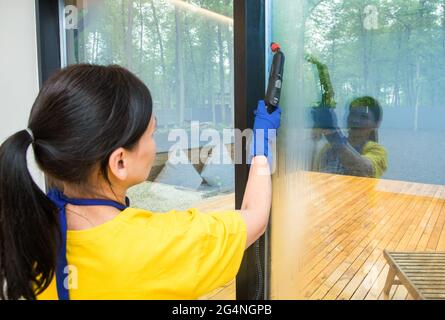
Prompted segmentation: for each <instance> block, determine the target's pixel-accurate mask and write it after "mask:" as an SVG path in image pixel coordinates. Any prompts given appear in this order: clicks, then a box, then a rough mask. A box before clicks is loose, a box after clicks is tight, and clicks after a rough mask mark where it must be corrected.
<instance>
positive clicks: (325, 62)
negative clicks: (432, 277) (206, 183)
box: [271, 0, 445, 299]
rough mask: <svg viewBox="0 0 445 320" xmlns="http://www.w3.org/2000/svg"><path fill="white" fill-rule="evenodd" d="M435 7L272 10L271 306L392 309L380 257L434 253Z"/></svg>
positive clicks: (288, 3) (442, 130)
mask: <svg viewBox="0 0 445 320" xmlns="http://www.w3.org/2000/svg"><path fill="white" fill-rule="evenodd" d="M444 9H445V4H444V3H443V1H438V0H437V1H436V0H428V1H427V0H423V1H422V0H420V1H417V0H409V1H406V0H404V1H386V0H374V1H365V0H335V1H311V0H305V1H293V0H281V1H274V2H273V3H272V13H271V21H272V25H271V27H272V38H273V40H274V41H277V42H280V44H281V46H282V49H283V51H284V52H285V54H286V56H287V61H286V67H285V79H284V89H283V90H284V91H283V98H282V103H281V105H282V108H283V127H282V129H281V130H280V133H279V135H280V137H279V146H278V150H279V152H280V153H279V156H280V157H279V167H278V172H277V174H276V176H275V178H274V204H273V217H272V219H273V223H272V233H271V242H272V244H271V264H272V265H271V296H272V298H303V299H406V298H409V297H412V295H409V294H408V291H407V289H406V287H405V286H403V285H400V286H396V285H394V286H391V287H390V292H389V294H385V292H384V290H383V289H384V285H385V281H386V279H387V275H388V270H389V267H388V263H387V260H386V259H385V256H384V254H383V253H384V250H389V251H396V252H399V251H400V252H412V251H420V252H424V251H428V252H429V251H433V252H434V251H441V250H442V251H444V250H445V228H444V226H445V188H444V185H445V175H444V174H443V173H442V171H443V163H444V161H445V155H444V150H445V126H444V124H443V119H444V118H445V106H444V103H445V100H444V95H443V92H444V91H445V77H444V75H445V62H444V61H445V60H444V57H445V46H444V43H445V32H444V30H445V10H444ZM407 268H408V269H409V268H410V266H408V267H407ZM289 270H292V273H291V274H289ZM425 270H426V269H425V268H423V269H421V271H422V272H425ZM408 273H409V272H408ZM414 278H415V277H414ZM390 284H391V283H390ZM420 287H421V286H420ZM433 291H434V290H433ZM432 293H434V292H432ZM428 297H430V298H431V297H434V294H431V292H430V295H429V296H428Z"/></svg>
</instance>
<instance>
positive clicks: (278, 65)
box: [264, 44, 286, 113]
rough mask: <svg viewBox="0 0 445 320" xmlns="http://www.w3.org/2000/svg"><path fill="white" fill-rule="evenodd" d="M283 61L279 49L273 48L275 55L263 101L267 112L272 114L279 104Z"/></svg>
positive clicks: (282, 54)
mask: <svg viewBox="0 0 445 320" xmlns="http://www.w3.org/2000/svg"><path fill="white" fill-rule="evenodd" d="M272 45H274V44H272ZM285 59H286V58H285V56H284V53H283V52H282V51H281V50H280V49H279V47H278V48H277V47H275V54H274V57H273V62H272V66H271V68H270V73H269V82H268V85H267V92H266V97H265V99H264V100H265V102H266V105H267V111H268V112H269V113H272V112H274V111H275V110H276V108H277V107H278V105H279V103H280V97H281V87H282V84H283V71H284V62H285Z"/></svg>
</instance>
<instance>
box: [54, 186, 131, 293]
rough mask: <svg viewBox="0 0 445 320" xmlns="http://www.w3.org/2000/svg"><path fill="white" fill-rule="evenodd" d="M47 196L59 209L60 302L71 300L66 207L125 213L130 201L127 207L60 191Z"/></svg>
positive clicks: (126, 204) (58, 266)
mask: <svg viewBox="0 0 445 320" xmlns="http://www.w3.org/2000/svg"><path fill="white" fill-rule="evenodd" d="M47 196H48V198H49V199H51V201H52V202H53V203H54V204H55V205H56V206H57V208H58V209H59V223H60V233H61V242H60V246H59V250H58V255H57V265H56V284H57V295H58V296H59V300H69V299H70V297H69V291H68V285H67V284H66V285H65V278H66V277H67V275H68V272H69V270H68V261H67V259H66V234H67V231H68V227H67V223H66V212H65V206H66V205H67V204H72V205H76V206H109V207H114V208H116V209H118V210H120V211H123V210H125V209H126V208H128V207H129V206H130V200H129V199H128V198H127V197H126V198H125V205H123V204H122V203H119V202H116V201H112V200H104V199H71V198H68V197H67V196H65V195H64V194H63V193H62V192H61V191H60V190H58V189H50V190H49V191H48V194H47Z"/></svg>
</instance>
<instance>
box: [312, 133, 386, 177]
mask: <svg viewBox="0 0 445 320" xmlns="http://www.w3.org/2000/svg"><path fill="white" fill-rule="evenodd" d="M331 149H332V147H331V145H330V144H329V143H327V144H326V145H325V146H324V147H323V148H322V149H321V151H320V152H319V154H318V155H317V157H316V158H315V162H314V170H315V171H317V172H325V168H324V167H323V165H322V159H323V158H324V157H326V155H327V153H328V151H330V150H331ZM361 155H362V156H363V157H365V158H367V159H368V160H369V161H371V164H372V169H373V176H372V177H371V178H377V179H380V178H381V177H382V176H383V174H384V173H385V172H386V170H387V169H388V153H387V152H386V149H385V147H384V146H382V145H381V144H378V143H376V142H374V141H368V142H367V143H366V144H365V146H364V147H363V151H362V153H361ZM330 173H337V172H330Z"/></svg>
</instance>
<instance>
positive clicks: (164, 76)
mask: <svg viewBox="0 0 445 320" xmlns="http://www.w3.org/2000/svg"><path fill="white" fill-rule="evenodd" d="M150 5H151V12H152V14H153V21H154V22H155V26H156V35H157V38H158V44H159V50H160V55H161V70H162V91H161V105H162V106H163V107H164V106H165V105H167V104H168V102H167V98H166V96H167V95H168V93H167V71H166V67H165V50H164V41H163V40H162V33H161V26H160V24H159V18H158V13H157V11H156V7H155V5H154V2H153V0H151V1H150Z"/></svg>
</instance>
